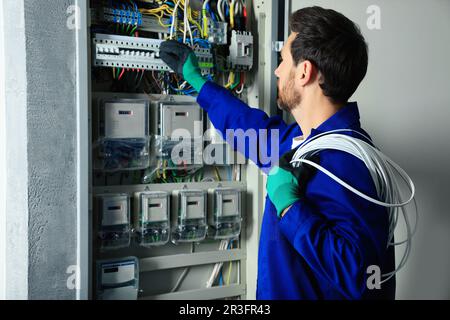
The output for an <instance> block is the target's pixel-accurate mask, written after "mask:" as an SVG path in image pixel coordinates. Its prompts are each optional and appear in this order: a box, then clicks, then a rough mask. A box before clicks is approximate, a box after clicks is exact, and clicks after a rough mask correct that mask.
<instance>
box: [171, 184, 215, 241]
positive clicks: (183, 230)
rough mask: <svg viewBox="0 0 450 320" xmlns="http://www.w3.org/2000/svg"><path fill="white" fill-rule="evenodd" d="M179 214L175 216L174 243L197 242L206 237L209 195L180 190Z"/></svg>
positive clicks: (202, 192)
mask: <svg viewBox="0 0 450 320" xmlns="http://www.w3.org/2000/svg"><path fill="white" fill-rule="evenodd" d="M175 196H176V197H177V198H178V212H177V214H174V215H173V232H172V241H173V242H174V243H178V242H197V241H202V240H204V239H205V237H206V232H207V229H208V226H207V224H206V208H207V207H206V206H207V201H206V200H207V198H206V197H207V193H206V191H204V190H178V191H175Z"/></svg>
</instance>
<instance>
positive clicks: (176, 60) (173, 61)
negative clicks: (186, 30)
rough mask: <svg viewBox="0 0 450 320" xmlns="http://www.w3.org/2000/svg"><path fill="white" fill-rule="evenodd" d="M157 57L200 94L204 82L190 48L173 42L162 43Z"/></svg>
mask: <svg viewBox="0 0 450 320" xmlns="http://www.w3.org/2000/svg"><path fill="white" fill-rule="evenodd" d="M159 57H160V58H161V59H162V60H163V61H164V62H165V63H166V64H167V65H168V66H169V67H170V68H171V69H172V70H173V71H175V72H176V73H178V74H180V75H183V77H184V79H185V80H186V81H187V82H188V83H189V84H190V85H191V86H192V87H193V88H194V89H195V90H197V92H200V90H201V89H202V87H203V85H204V84H205V83H206V80H205V79H203V77H202V73H201V71H200V67H199V65H198V60H197V57H196V56H195V54H194V51H192V49H191V48H189V47H188V46H187V45H185V44H182V43H179V42H178V41H175V40H168V41H164V42H163V43H161V46H160V48H159Z"/></svg>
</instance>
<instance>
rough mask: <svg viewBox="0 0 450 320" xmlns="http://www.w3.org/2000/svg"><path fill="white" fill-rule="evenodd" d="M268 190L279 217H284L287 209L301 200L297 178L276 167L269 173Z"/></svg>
mask: <svg viewBox="0 0 450 320" xmlns="http://www.w3.org/2000/svg"><path fill="white" fill-rule="evenodd" d="M266 188H267V193H268V195H269V198H270V200H271V201H272V203H273V204H274V206H275V208H276V209H277V215H278V217H281V216H282V215H284V213H286V211H287V210H286V209H288V208H289V207H290V206H292V205H293V204H294V202H296V201H297V200H298V199H300V196H299V192H298V191H299V184H298V180H297V178H296V177H295V176H294V175H293V174H292V173H291V172H289V171H287V170H285V169H283V168H280V167H274V168H273V169H272V170H271V171H270V172H269V176H268V178H267V186H266Z"/></svg>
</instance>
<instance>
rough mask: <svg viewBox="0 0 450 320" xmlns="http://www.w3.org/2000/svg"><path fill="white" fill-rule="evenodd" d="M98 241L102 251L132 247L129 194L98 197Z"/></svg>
mask: <svg viewBox="0 0 450 320" xmlns="http://www.w3.org/2000/svg"><path fill="white" fill-rule="evenodd" d="M96 200H97V210H98V221H97V223H98V231H97V235H98V239H99V241H100V248H101V249H102V250H108V249H118V248H124V247H128V246H129V245H130V239H131V238H130V229H131V228H130V205H129V198H128V195H127V194H103V195H98V196H97V197H96Z"/></svg>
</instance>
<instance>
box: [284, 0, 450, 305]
mask: <svg viewBox="0 0 450 320" xmlns="http://www.w3.org/2000/svg"><path fill="white" fill-rule="evenodd" d="M292 3H293V10H297V9H299V8H300V7H303V6H311V5H319V6H322V7H327V8H332V9H335V10H337V11H339V12H342V13H343V14H345V15H346V16H348V17H349V18H350V19H352V20H353V21H355V22H356V23H358V24H359V25H360V26H361V29H362V31H363V33H364V35H365V37H366V40H367V41H368V43H369V47H370V63H369V70H368V74H367V77H366V79H365V80H364V81H363V84H362V85H361V87H360V88H359V89H358V91H357V93H356V94H355V96H354V100H357V101H358V102H359V104H360V111H361V115H362V123H363V126H364V128H366V129H367V130H368V131H369V133H371V134H372V136H373V137H374V139H375V142H376V143H377V145H378V146H380V147H381V148H382V150H383V151H384V152H385V153H386V154H387V155H389V156H390V157H391V158H392V159H393V160H394V161H396V162H397V163H398V164H400V165H401V166H402V167H403V168H404V169H405V170H406V171H407V172H408V173H409V174H410V176H411V177H412V179H413V180H414V182H415V184H416V187H417V201H418V205H419V210H420V221H419V228H418V231H417V234H416V236H415V237H414V239H413V250H412V254H411V257H410V259H409V262H408V264H407V266H406V267H405V269H403V270H402V271H400V273H399V274H398V276H397V298H398V299H449V298H450V273H449V272H448V270H449V269H450V250H449V249H448V247H449V244H450V232H449V231H450V209H449V201H448V197H449V195H450V185H449V181H450V170H449V166H448V165H449V163H450V148H449V143H448V137H449V136H450V126H449V125H448V120H449V119H450V90H449V84H450V62H449V57H450V42H449V41H448V38H449V32H450V1H448V0H432V1H420V0H377V1H373V0H340V1H333V0H311V1H292ZM370 5H377V6H378V7H379V8H380V10H381V29H380V30H369V29H368V27H367V24H366V22H367V19H368V17H369V15H368V14H367V13H366V10H367V8H368V7H369V6H370ZM402 236H403V232H402V230H401V229H400V230H399V232H397V233H396V237H397V240H398V239H400V238H402ZM399 249H401V248H400V247H399ZM399 253H400V251H399Z"/></svg>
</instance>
